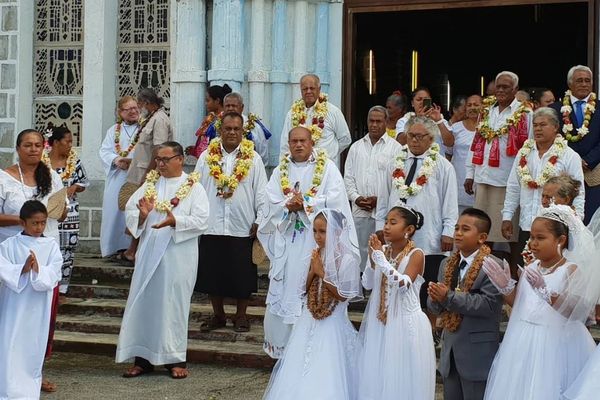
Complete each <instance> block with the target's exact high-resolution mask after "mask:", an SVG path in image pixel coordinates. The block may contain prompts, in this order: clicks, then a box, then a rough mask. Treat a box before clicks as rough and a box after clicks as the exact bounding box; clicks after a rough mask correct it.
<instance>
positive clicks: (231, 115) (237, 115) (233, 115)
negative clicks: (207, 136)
mask: <svg viewBox="0 0 600 400" xmlns="http://www.w3.org/2000/svg"><path fill="white" fill-rule="evenodd" d="M225 118H237V119H239V120H240V122H241V123H242V125H244V117H243V116H242V114H240V113H238V112H235V111H229V112H226V113H225V114H224V115H223V116H222V117H221V121H223V122H225Z"/></svg>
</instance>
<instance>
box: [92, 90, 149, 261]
mask: <svg viewBox="0 0 600 400" xmlns="http://www.w3.org/2000/svg"><path fill="white" fill-rule="evenodd" d="M118 113H119V117H120V121H119V122H117V124H115V125H113V126H112V127H111V128H109V129H108V130H107V131H106V136H105V137H104V140H103V141H102V147H100V151H99V155H100V160H101V161H102V166H103V167H104V172H105V173H106V181H105V182H104V196H103V199H102V225H101V227H100V252H101V253H102V257H107V256H110V255H112V254H115V253H116V252H117V251H119V250H123V249H127V248H128V247H129V244H130V243H131V236H129V235H127V234H126V233H125V213H124V212H123V211H121V210H119V204H118V199H119V190H121V186H123V184H124V183H125V181H126V179H127V170H128V169H129V165H130V164H131V159H132V158H133V155H134V152H135V147H134V148H133V149H131V150H130V151H128V149H129V145H130V143H132V142H135V140H136V136H137V134H138V129H139V125H138V120H139V118H140V111H139V108H138V105H137V101H136V100H135V99H134V98H133V97H130V96H126V97H124V98H122V99H121V100H120V101H119V106H118ZM117 130H118V131H119V146H120V149H121V152H126V153H127V154H123V155H120V154H119V153H117V149H116V144H115V136H116V132H117Z"/></svg>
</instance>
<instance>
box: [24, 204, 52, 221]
mask: <svg viewBox="0 0 600 400" xmlns="http://www.w3.org/2000/svg"><path fill="white" fill-rule="evenodd" d="M38 213H42V214H44V215H45V216H46V217H47V216H48V210H47V209H46V206H45V205H44V203H42V202H41V201H39V200H27V201H26V202H25V203H23V206H22V207H21V211H19V218H20V219H21V221H25V220H27V219H29V218H31V217H33V216H34V215H35V214H38Z"/></svg>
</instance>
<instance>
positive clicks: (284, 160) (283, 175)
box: [279, 149, 327, 214]
mask: <svg viewBox="0 0 600 400" xmlns="http://www.w3.org/2000/svg"><path fill="white" fill-rule="evenodd" d="M290 159H291V157H290V155H289V153H286V154H284V155H283V157H281V160H280V162H279V174H280V178H279V182H280V184H281V191H282V192H283V194H284V195H285V196H290V195H291V194H292V187H291V186H290V179H289V167H290ZM326 162H327V153H326V152H325V150H323V149H319V150H317V165H316V167H315V171H314V173H313V177H312V182H311V188H310V189H308V191H307V192H306V193H304V200H305V201H307V203H309V202H308V200H310V199H311V198H313V197H315V196H316V194H317V192H318V191H319V186H321V181H322V180H323V174H324V173H325V163H326ZM312 211H313V208H312V206H310V205H307V206H306V212H307V213H309V214H310V213H312Z"/></svg>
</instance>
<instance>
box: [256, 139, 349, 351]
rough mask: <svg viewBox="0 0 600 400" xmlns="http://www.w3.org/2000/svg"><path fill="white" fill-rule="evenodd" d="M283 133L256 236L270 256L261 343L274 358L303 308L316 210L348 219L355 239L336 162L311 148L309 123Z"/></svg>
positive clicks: (313, 247)
mask: <svg viewBox="0 0 600 400" xmlns="http://www.w3.org/2000/svg"><path fill="white" fill-rule="evenodd" d="M286 136H287V137H289V140H288V141H289V148H290V149H291V154H286V155H284V157H282V160H281V162H280V164H279V166H278V167H277V168H275V170H274V171H273V174H272V175H271V179H270V180H269V183H268V184H267V187H266V190H265V192H266V194H265V195H266V199H265V207H264V211H263V219H262V221H261V223H260V224H259V228H258V238H259V240H260V241H261V243H262V246H263V248H264V249H265V252H266V253H267V256H268V257H269V260H271V268H270V270H269V279H270V280H269V293H268V294H267V301H266V303H267V310H266V312H265V321H264V328H265V339H264V345H263V348H264V350H265V352H266V353H267V354H269V356H271V357H273V358H280V357H281V356H282V355H283V352H284V349H285V345H286V343H287V341H288V339H289V335H290V333H291V330H292V326H293V324H294V323H295V322H296V320H297V319H298V317H299V316H300V313H301V311H302V296H303V294H304V292H305V285H306V277H307V274H308V269H309V261H310V256H311V252H312V250H313V249H315V247H316V244H315V241H314V239H313V232H312V223H313V220H314V218H315V216H316V215H317V214H319V212H320V211H321V210H322V209H324V208H333V209H337V210H339V211H341V212H342V213H343V214H344V216H345V217H346V219H347V221H349V223H350V224H351V225H350V238H351V241H352V243H354V244H355V245H358V244H357V240H356V231H355V229H354V224H353V223H352V222H351V221H352V218H351V215H352V212H351V210H350V205H349V202H348V196H347V195H346V190H345V188H344V180H343V178H342V176H341V174H340V172H339V171H338V169H337V167H336V166H335V164H334V163H333V162H332V161H331V160H329V159H327V155H326V154H324V153H323V152H322V150H316V151H313V142H312V139H311V135H310V131H309V130H308V129H307V128H304V127H297V128H294V129H292V130H291V132H290V133H289V135H286ZM282 175H283V178H284V179H282ZM286 177H287V178H286ZM319 177H321V178H319Z"/></svg>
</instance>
